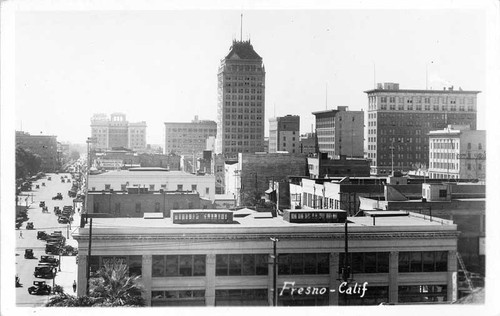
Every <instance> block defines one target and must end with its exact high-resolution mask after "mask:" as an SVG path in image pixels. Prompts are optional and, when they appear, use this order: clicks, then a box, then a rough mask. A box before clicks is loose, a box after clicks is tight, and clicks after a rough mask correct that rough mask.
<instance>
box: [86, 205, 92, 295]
mask: <svg viewBox="0 0 500 316" xmlns="http://www.w3.org/2000/svg"><path fill="white" fill-rule="evenodd" d="M87 215H88V214H87ZM91 254H92V217H91V218H90V230H89V253H88V255H87V289H86V293H87V296H88V295H89V283H90V256H91Z"/></svg>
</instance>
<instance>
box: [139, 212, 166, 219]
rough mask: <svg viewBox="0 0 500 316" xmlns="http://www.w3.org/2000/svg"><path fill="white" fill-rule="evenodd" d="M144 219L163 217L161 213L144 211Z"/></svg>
mask: <svg viewBox="0 0 500 316" xmlns="http://www.w3.org/2000/svg"><path fill="white" fill-rule="evenodd" d="M143 218H144V219H163V213H144V216H143Z"/></svg>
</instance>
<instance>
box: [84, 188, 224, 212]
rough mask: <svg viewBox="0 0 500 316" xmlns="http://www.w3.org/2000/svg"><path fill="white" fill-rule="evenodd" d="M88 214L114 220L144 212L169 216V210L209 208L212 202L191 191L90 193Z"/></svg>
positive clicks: (144, 190)
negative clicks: (107, 215) (96, 214)
mask: <svg viewBox="0 0 500 316" xmlns="http://www.w3.org/2000/svg"><path fill="white" fill-rule="evenodd" d="M87 203H88V212H89V213H90V214H94V213H99V214H103V213H104V214H110V215H111V216H113V217H143V216H144V213H161V214H162V215H163V216H165V217H170V211H171V210H178V209H211V208H213V207H214V206H213V204H212V202H210V201H209V200H204V199H201V198H200V195H199V193H198V192H194V191H163V190H161V191H154V192H150V191H148V190H147V189H142V188H141V189H140V190H139V188H133V187H132V188H128V189H127V190H125V191H113V192H111V191H105V192H102V191H97V192H95V191H90V192H89V195H88V202H87Z"/></svg>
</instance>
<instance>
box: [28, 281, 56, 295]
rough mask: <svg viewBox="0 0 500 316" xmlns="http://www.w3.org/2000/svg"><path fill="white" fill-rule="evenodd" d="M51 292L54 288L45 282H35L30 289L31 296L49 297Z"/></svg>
mask: <svg viewBox="0 0 500 316" xmlns="http://www.w3.org/2000/svg"><path fill="white" fill-rule="evenodd" d="M51 291H52V288H51V287H50V285H47V284H46V283H45V281H33V286H30V287H29V288H28V293H30V294H31V295H49V294H50V292H51Z"/></svg>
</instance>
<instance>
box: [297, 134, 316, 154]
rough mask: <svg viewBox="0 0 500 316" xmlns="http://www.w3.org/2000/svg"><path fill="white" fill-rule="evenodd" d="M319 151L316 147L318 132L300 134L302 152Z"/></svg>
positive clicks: (312, 152) (311, 152)
mask: <svg viewBox="0 0 500 316" xmlns="http://www.w3.org/2000/svg"><path fill="white" fill-rule="evenodd" d="M317 152H318V149H317V148H316V133H306V134H304V135H301V136H300V153H301V154H315V153H317Z"/></svg>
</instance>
